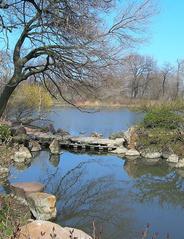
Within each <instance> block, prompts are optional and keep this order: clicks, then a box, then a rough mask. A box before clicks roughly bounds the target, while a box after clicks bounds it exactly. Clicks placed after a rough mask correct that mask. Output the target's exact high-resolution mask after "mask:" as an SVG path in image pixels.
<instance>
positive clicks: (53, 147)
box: [49, 139, 60, 154]
mask: <svg viewBox="0 0 184 239" xmlns="http://www.w3.org/2000/svg"><path fill="white" fill-rule="evenodd" d="M49 149H50V152H51V153H52V154H59V153H60V145H59V141H58V140H57V139H54V140H53V141H52V142H51V144H50V146H49Z"/></svg>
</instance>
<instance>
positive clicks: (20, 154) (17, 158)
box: [13, 145, 32, 163]
mask: <svg viewBox="0 0 184 239" xmlns="http://www.w3.org/2000/svg"><path fill="white" fill-rule="evenodd" d="M31 158H32V155H31V153H30V151H29V149H28V148H26V147H25V146H23V145H22V146H20V147H19V150H18V151H16V152H15V154H14V157H13V161H14V162H16V163H27V162H30V161H31Z"/></svg>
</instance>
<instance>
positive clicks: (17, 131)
mask: <svg viewBox="0 0 184 239" xmlns="http://www.w3.org/2000/svg"><path fill="white" fill-rule="evenodd" d="M11 134H12V136H17V135H22V134H26V129H25V128H24V127H23V126H20V125H19V126H15V127H12V128H11Z"/></svg>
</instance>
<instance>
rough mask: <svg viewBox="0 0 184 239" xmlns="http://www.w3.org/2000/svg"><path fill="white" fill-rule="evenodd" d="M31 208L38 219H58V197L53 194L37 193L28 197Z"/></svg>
mask: <svg viewBox="0 0 184 239" xmlns="http://www.w3.org/2000/svg"><path fill="white" fill-rule="evenodd" d="M27 202H28V205H29V208H30V210H31V212H32V214H33V216H34V217H35V218H36V219H39V220H51V219H54V218H55V217H56V214H57V210H56V197H55V196H54V195H52V194H48V193H43V192H37V193H30V194H29V195H28V196H27Z"/></svg>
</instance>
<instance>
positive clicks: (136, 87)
mask: <svg viewBox="0 0 184 239" xmlns="http://www.w3.org/2000/svg"><path fill="white" fill-rule="evenodd" d="M123 65H124V66H123V70H124V71H126V75H127V77H126V80H127V83H128V85H129V87H128V88H129V89H130V97H131V98H134V99H135V98H137V97H138V96H139V97H144V96H145V95H146V94H148V88H149V84H150V81H151V80H152V73H153V71H154V68H155V62H154V60H153V59H152V58H151V57H148V56H141V55H138V54H131V55H129V56H127V57H126V58H125V59H124V60H123Z"/></svg>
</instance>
